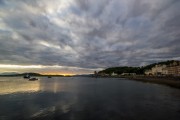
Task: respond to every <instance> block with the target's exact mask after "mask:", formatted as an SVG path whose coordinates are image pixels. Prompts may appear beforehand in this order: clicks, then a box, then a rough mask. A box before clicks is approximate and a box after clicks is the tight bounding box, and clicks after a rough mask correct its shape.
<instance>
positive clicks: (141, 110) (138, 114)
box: [0, 77, 180, 120]
mask: <svg viewBox="0 0 180 120" xmlns="http://www.w3.org/2000/svg"><path fill="white" fill-rule="evenodd" d="M0 120H180V90H179V89H174V88H170V87H166V86H161V85H155V84H148V83H141V82H137V81H130V80H126V79H117V78H97V79H96V78H86V77H81V78H78V77H66V78H64V77H59V78H58V77H57V78H45V77H44V78H43V77H42V78H40V80H38V81H27V80H25V79H23V78H19V77H17V78H11V77H9V78H4V77H2V78H0Z"/></svg>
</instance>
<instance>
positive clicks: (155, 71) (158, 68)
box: [151, 65, 167, 75]
mask: <svg viewBox="0 0 180 120" xmlns="http://www.w3.org/2000/svg"><path fill="white" fill-rule="evenodd" d="M165 68H166V65H155V67H153V68H152V69H151V72H152V75H166V74H167V70H166V69H165Z"/></svg>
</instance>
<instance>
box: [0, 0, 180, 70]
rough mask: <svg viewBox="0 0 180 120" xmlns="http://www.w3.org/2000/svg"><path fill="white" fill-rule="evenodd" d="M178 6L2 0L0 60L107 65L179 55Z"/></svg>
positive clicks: (119, 0) (110, 0)
mask: <svg viewBox="0 0 180 120" xmlns="http://www.w3.org/2000/svg"><path fill="white" fill-rule="evenodd" d="M179 6H180V1H179V0H151V1H149V0H52V1H49V0H31V1H30V0H18V1H14V0H8V1H5V0H4V1H3V0H0V62H1V64H28V65H30V64H42V65H60V66H75V67H81V68H105V67H110V66H122V65H133V66H140V65H144V64H147V63H152V62H157V61H162V60H167V59H180V55H179V53H178V51H180V48H179V45H180V40H179V39H180V22H179V21H180V12H179Z"/></svg>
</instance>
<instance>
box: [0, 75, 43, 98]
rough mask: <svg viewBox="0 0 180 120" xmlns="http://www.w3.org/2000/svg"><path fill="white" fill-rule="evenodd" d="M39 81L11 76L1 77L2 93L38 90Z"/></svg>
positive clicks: (0, 90) (0, 89)
mask: <svg viewBox="0 0 180 120" xmlns="http://www.w3.org/2000/svg"><path fill="white" fill-rule="evenodd" d="M3 79H4V80H3ZM5 79H6V80H5ZM39 83H40V82H39V81H28V80H25V79H21V78H13V79H12V78H11V79H10V80H7V78H0V95H4V94H11V93H17V92H37V91H39V86H40V85H39Z"/></svg>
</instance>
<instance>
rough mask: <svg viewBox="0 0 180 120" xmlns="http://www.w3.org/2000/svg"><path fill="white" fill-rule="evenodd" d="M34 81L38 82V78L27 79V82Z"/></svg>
mask: <svg viewBox="0 0 180 120" xmlns="http://www.w3.org/2000/svg"><path fill="white" fill-rule="evenodd" d="M36 80H38V78H35V77H33V78H29V81H36Z"/></svg>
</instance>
